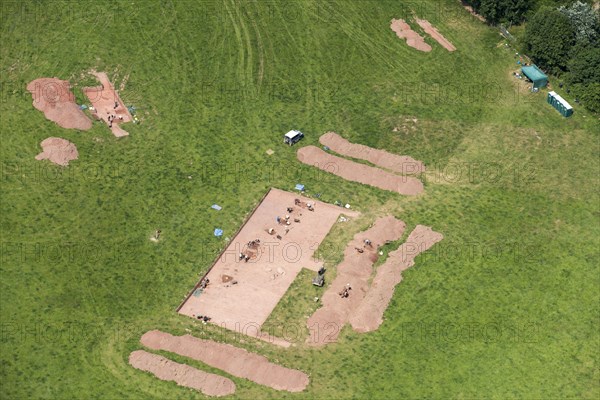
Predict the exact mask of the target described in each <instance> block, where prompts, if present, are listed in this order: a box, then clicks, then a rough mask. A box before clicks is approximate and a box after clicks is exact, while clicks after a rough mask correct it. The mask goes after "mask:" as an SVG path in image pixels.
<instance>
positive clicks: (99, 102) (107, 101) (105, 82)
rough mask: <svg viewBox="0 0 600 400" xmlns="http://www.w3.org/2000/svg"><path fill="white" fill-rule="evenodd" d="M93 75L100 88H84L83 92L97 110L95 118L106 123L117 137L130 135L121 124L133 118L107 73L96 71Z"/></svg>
mask: <svg viewBox="0 0 600 400" xmlns="http://www.w3.org/2000/svg"><path fill="white" fill-rule="evenodd" d="M91 73H92V75H94V76H95V77H96V78H97V79H98V81H100V86H96V87H89V88H84V89H83V92H84V93H85V95H86V96H87V97H88V99H89V100H90V102H91V103H92V106H93V107H94V109H95V111H94V116H95V117H97V118H99V119H101V120H103V121H104V122H106V124H107V125H108V126H109V127H110V129H111V131H112V133H113V135H115V136H116V137H122V136H127V135H129V133H128V132H127V131H125V130H123V128H121V127H120V126H119V124H122V123H125V122H130V121H132V120H133V118H132V117H131V114H130V113H129V110H128V109H127V107H125V104H123V101H121V98H120V97H119V93H118V92H117V91H116V90H115V88H114V86H113V84H112V83H111V82H110V80H109V79H108V76H107V75H106V73H104V72H96V71H92V72H91ZM115 105H116V107H115ZM113 116H114V118H113ZM111 119H112V122H111V121H110V120H111Z"/></svg>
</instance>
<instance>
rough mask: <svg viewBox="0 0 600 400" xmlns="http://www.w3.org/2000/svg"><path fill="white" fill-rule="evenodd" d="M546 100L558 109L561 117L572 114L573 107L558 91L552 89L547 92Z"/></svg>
mask: <svg viewBox="0 0 600 400" xmlns="http://www.w3.org/2000/svg"><path fill="white" fill-rule="evenodd" d="M546 101H547V102H548V104H550V105H551V106H552V107H554V108H555V109H556V110H558V112H559V113H561V114H562V116H563V117H570V116H571V115H573V107H571V105H570V104H569V103H568V102H567V101H566V100H565V99H563V98H562V97H561V96H560V95H559V94H558V93H556V92H554V91H552V92H550V93H548V97H547V98H546Z"/></svg>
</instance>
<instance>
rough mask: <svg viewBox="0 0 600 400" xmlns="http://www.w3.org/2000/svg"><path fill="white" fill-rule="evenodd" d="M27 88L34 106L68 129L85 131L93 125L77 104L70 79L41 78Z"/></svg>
mask: <svg viewBox="0 0 600 400" xmlns="http://www.w3.org/2000/svg"><path fill="white" fill-rule="evenodd" d="M27 90H28V91H29V92H31V95H32V97H33V106H34V107H35V108H37V109H38V110H40V111H42V112H43V113H44V116H45V117H46V118H47V119H49V120H50V121H54V122H56V123H57V124H58V125H59V126H61V127H63V128H67V129H79V130H82V131H85V130H88V129H90V128H91V127H92V121H91V120H90V119H89V118H88V117H86V115H85V114H84V113H83V111H81V109H80V108H79V107H78V106H77V104H75V95H74V94H73V93H72V92H71V85H70V84H69V81H63V80H60V79H58V78H39V79H36V80H33V81H31V82H29V84H28V85H27Z"/></svg>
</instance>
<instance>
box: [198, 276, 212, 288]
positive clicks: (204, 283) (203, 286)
mask: <svg viewBox="0 0 600 400" xmlns="http://www.w3.org/2000/svg"><path fill="white" fill-rule="evenodd" d="M209 283H210V280H209V279H208V278H206V277H205V278H204V279H202V280H201V281H200V289H206V287H207V286H208V284H209Z"/></svg>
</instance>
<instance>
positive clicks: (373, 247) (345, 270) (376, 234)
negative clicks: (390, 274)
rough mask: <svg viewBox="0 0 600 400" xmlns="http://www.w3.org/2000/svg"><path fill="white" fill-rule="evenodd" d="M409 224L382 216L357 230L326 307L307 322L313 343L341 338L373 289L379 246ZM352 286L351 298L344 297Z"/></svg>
mask: <svg viewBox="0 0 600 400" xmlns="http://www.w3.org/2000/svg"><path fill="white" fill-rule="evenodd" d="M405 226H406V225H405V224H404V222H402V221H400V220H398V219H396V218H394V217H392V216H387V217H382V218H379V219H378V220H377V221H375V224H374V225H373V226H372V227H371V228H370V229H368V230H366V231H364V232H359V233H357V234H356V235H355V236H354V238H353V239H352V240H351V241H350V242H349V243H348V245H347V246H346V250H345V251H344V260H343V261H342V263H341V264H339V265H338V267H337V276H336V278H335V280H334V281H333V282H332V284H331V286H330V287H329V288H328V289H327V291H326V292H325V294H324V295H323V298H322V302H323V306H322V307H321V308H319V309H318V310H317V311H315V313H314V314H313V315H312V316H311V317H310V318H309V319H308V321H307V326H308V328H309V330H310V332H311V337H310V338H309V340H308V341H309V343H310V344H311V345H316V346H321V345H324V344H327V343H331V342H335V341H336V340H337V338H338V336H339V333H340V331H341V329H342V327H343V326H344V324H345V323H346V322H348V317H349V316H350V315H351V313H352V312H353V310H355V309H356V308H357V307H358V305H359V304H360V303H361V300H362V299H363V297H364V296H365V293H367V290H368V289H369V278H370V276H371V274H372V272H373V263H374V262H375V261H377V248H378V247H379V246H381V245H383V244H385V243H386V242H387V241H393V240H398V239H400V237H402V234H403V233H404V228H405ZM365 239H368V240H370V241H371V244H370V245H369V244H365ZM348 287H349V288H350V289H349V291H348V293H349V294H348V297H342V296H340V293H341V292H342V291H343V290H344V289H346V288H348Z"/></svg>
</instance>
